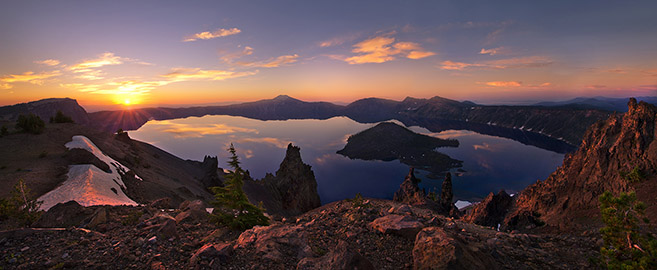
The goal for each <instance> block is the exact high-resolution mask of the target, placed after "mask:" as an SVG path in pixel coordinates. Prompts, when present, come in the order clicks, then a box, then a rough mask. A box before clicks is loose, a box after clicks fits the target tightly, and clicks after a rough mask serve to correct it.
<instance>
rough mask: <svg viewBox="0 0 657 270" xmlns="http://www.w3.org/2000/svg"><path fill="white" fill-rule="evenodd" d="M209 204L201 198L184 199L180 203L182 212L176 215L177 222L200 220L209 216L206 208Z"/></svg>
mask: <svg viewBox="0 0 657 270" xmlns="http://www.w3.org/2000/svg"><path fill="white" fill-rule="evenodd" d="M206 207H207V204H206V203H205V202H203V201H201V200H195V201H191V202H190V201H184V202H182V203H181V204H180V209H181V210H182V212H181V213H179V214H178V215H176V218H175V220H176V222H177V223H183V222H198V221H202V220H205V219H207V218H208V212H207V211H206V210H205V209H206Z"/></svg>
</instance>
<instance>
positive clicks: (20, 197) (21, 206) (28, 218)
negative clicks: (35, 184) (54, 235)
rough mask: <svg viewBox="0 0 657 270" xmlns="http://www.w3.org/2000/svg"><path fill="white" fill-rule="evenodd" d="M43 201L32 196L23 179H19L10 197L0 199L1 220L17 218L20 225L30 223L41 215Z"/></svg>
mask: <svg viewBox="0 0 657 270" xmlns="http://www.w3.org/2000/svg"><path fill="white" fill-rule="evenodd" d="M41 203H42V202H41V201H37V200H36V199H35V198H32V194H31V192H30V189H29V188H28V187H27V186H26V185H25V181H23V179H20V180H18V183H17V184H16V185H15V186H14V189H13V190H12V192H11V196H10V198H9V199H0V220H6V219H15V220H16V221H17V222H18V223H19V224H20V225H23V226H24V225H30V224H32V223H34V222H35V221H36V220H37V219H39V217H40V216H41V213H42V212H41V211H40V210H39V207H40V206H41Z"/></svg>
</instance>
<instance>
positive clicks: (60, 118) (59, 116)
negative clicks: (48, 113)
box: [50, 110, 74, 123]
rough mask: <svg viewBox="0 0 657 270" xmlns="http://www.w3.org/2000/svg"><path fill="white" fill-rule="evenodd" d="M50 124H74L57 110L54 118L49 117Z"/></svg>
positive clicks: (68, 117)
mask: <svg viewBox="0 0 657 270" xmlns="http://www.w3.org/2000/svg"><path fill="white" fill-rule="evenodd" d="M50 123H74V122H73V119H72V118H71V117H70V116H67V115H64V113H63V112H62V111H60V110H57V113H56V114H55V117H50Z"/></svg>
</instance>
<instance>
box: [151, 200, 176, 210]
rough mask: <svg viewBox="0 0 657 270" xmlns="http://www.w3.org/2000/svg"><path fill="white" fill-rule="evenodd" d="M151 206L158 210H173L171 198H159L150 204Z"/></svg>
mask: <svg viewBox="0 0 657 270" xmlns="http://www.w3.org/2000/svg"><path fill="white" fill-rule="evenodd" d="M149 206H150V207H153V208H156V209H171V208H173V207H172V202H171V198H169V197H164V198H159V199H157V200H154V201H152V202H151V203H150V204H149Z"/></svg>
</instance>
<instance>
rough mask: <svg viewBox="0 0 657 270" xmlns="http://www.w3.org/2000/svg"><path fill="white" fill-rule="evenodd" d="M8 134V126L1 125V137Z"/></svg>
mask: <svg viewBox="0 0 657 270" xmlns="http://www.w3.org/2000/svg"><path fill="white" fill-rule="evenodd" d="M7 135H9V130H8V129H7V126H5V125H2V127H0V137H2V136H7Z"/></svg>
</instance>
